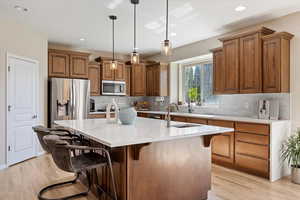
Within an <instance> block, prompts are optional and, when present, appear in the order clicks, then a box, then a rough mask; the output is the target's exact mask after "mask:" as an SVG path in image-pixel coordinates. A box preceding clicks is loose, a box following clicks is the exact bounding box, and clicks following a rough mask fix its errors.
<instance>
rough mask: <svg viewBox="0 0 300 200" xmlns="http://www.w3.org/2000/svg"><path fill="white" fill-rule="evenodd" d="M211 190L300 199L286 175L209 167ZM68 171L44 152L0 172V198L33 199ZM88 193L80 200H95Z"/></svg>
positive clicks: (217, 195)
mask: <svg viewBox="0 0 300 200" xmlns="http://www.w3.org/2000/svg"><path fill="white" fill-rule="evenodd" d="M212 171H213V175H212V191H211V192H210V193H209V200H296V199H300V185H295V184H293V183H291V182H290V180H289V179H288V178H284V179H282V180H279V181H277V182H275V183H270V182H269V181H267V180H265V179H262V178H258V177H255V176H251V175H247V174H244V173H240V172H237V171H233V170H229V169H226V168H222V167H219V166H213V169H212ZM71 178H72V174H69V173H65V172H63V171H61V170H59V169H58V168H56V166H55V164H54V163H53V161H52V159H51V157H50V156H49V155H44V156H41V157H38V158H34V159H31V160H28V161H25V162H23V163H20V164H17V165H15V166H12V167H10V168H7V169H4V170H2V171H0V199H1V200H36V199H37V198H36V194H37V192H38V191H39V190H40V188H41V187H44V186H46V185H49V184H52V183H56V182H58V181H64V180H69V179H71ZM84 189H85V188H84V187H83V186H82V185H81V184H77V185H76V186H69V187H67V188H66V187H64V188H59V189H57V190H55V191H53V192H52V193H48V194H46V195H47V197H59V196H64V195H68V194H72V193H74V192H78V191H83V190H84ZM95 199H96V198H95V197H94V196H93V195H92V194H91V195H89V196H88V197H84V198H81V199H80V200H95Z"/></svg>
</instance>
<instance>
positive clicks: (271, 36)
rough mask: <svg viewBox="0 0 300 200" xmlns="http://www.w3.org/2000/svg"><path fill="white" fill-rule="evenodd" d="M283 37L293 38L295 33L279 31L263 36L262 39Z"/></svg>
mask: <svg viewBox="0 0 300 200" xmlns="http://www.w3.org/2000/svg"><path fill="white" fill-rule="evenodd" d="M276 37H277V38H281V39H287V40H291V39H292V38H293V37H294V35H293V34H291V33H288V32H278V33H273V34H270V35H266V36H263V37H262V39H263V40H269V39H273V38H276Z"/></svg>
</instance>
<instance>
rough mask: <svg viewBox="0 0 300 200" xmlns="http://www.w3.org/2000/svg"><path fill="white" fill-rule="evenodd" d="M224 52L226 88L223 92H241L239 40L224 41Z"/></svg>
mask: <svg viewBox="0 0 300 200" xmlns="http://www.w3.org/2000/svg"><path fill="white" fill-rule="evenodd" d="M223 54H224V57H223V58H224V74H223V79H224V88H223V93H225V94H234V93H239V40H238V39H234V40H229V41H225V42H224V43H223Z"/></svg>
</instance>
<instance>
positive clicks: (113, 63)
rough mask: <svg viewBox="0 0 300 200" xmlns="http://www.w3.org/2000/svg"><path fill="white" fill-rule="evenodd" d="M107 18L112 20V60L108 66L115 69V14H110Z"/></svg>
mask: <svg viewBox="0 0 300 200" xmlns="http://www.w3.org/2000/svg"><path fill="white" fill-rule="evenodd" d="M109 19H111V21H112V56H113V58H112V61H111V64H110V68H111V69H113V70H115V69H117V66H118V63H117V61H116V60H115V20H117V16H115V15H110V16H109Z"/></svg>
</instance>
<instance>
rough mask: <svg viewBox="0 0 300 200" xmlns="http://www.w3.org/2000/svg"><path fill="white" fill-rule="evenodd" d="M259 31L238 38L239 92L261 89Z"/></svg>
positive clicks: (251, 91)
mask: <svg viewBox="0 0 300 200" xmlns="http://www.w3.org/2000/svg"><path fill="white" fill-rule="evenodd" d="M259 35H260V34H259V33H256V34H254V35H250V36H245V37H242V38H241V39H240V93H259V92H261V90H262V50H261V49H262V48H261V44H262V43H261V39H260V37H259Z"/></svg>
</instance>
